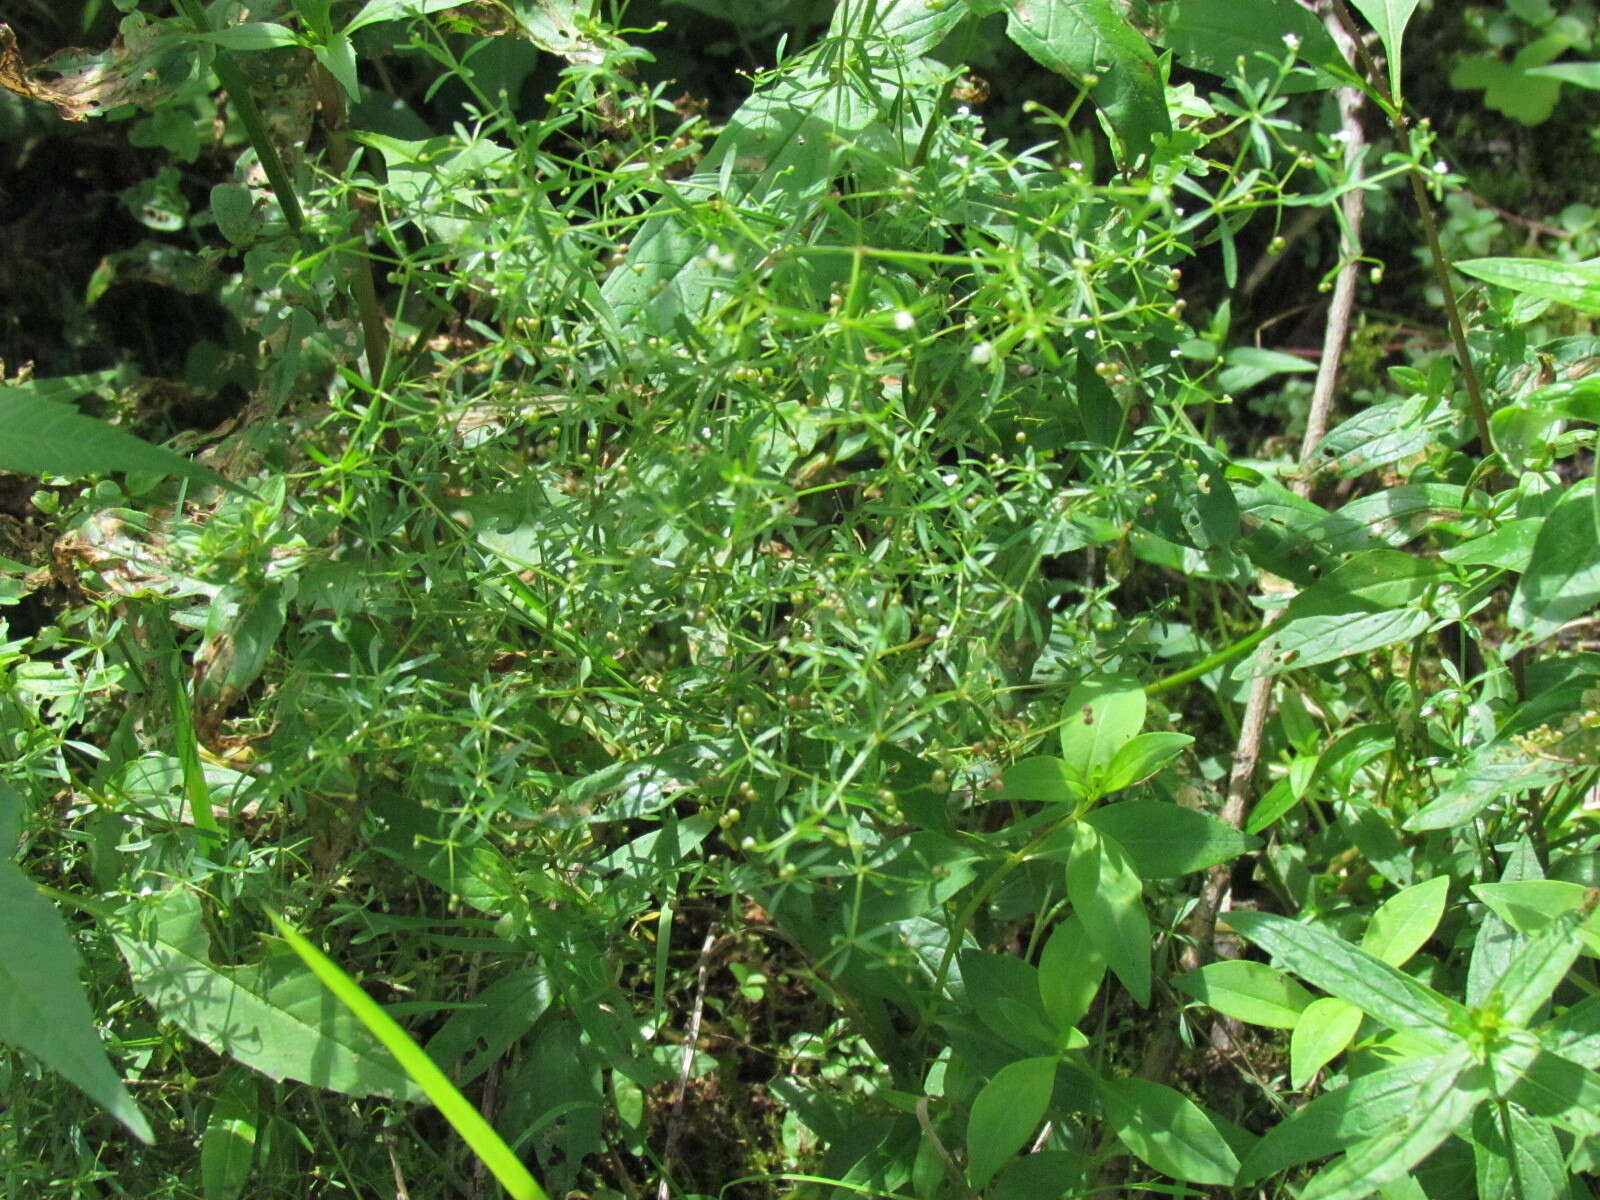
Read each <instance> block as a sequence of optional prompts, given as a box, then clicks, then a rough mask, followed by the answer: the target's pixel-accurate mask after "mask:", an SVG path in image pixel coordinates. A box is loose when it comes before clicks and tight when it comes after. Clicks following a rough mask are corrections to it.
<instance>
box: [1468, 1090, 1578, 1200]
mask: <svg viewBox="0 0 1600 1200" xmlns="http://www.w3.org/2000/svg"><path fill="white" fill-rule="evenodd" d="M1472 1150H1473V1158H1474V1159H1475V1160H1476V1163H1477V1168H1478V1195H1479V1196H1515V1197H1517V1200H1568V1198H1569V1197H1570V1196H1571V1192H1570V1191H1569V1189H1568V1187H1567V1167H1566V1161H1565V1156H1564V1155H1563V1154H1562V1153H1561V1146H1560V1144H1559V1143H1558V1142H1557V1141H1556V1135H1555V1131H1554V1130H1552V1129H1551V1128H1550V1123H1549V1122H1548V1121H1541V1120H1536V1119H1535V1118H1533V1117H1530V1116H1529V1115H1528V1114H1527V1113H1525V1112H1523V1111H1522V1109H1520V1108H1518V1107H1517V1106H1516V1105H1515V1104H1507V1105H1503V1106H1491V1105H1487V1104H1485V1105H1484V1106H1483V1107H1481V1108H1480V1109H1478V1112H1477V1115H1476V1117H1475V1118H1474V1119H1473V1122H1472Z"/></svg>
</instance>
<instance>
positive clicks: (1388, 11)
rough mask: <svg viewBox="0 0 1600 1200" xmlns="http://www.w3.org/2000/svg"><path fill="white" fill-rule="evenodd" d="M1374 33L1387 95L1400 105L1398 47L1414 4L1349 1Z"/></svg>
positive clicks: (1408, 1) (1397, 0)
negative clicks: (1385, 70)
mask: <svg viewBox="0 0 1600 1200" xmlns="http://www.w3.org/2000/svg"><path fill="white" fill-rule="evenodd" d="M1350 3H1351V4H1353V5H1355V6H1356V8H1358V9H1360V10H1361V15H1362V16H1364V17H1365V18H1366V19H1367V23H1368V24H1370V25H1371V26H1372V28H1373V29H1374V30H1376V31H1377V34H1378V38H1379V40H1381V41H1382V42H1383V52H1384V54H1385V55H1387V56H1388V59H1389V95H1390V97H1391V98H1392V99H1393V100H1394V102H1395V103H1396V104H1399V103H1400V45H1401V41H1402V39H1403V38H1404V36H1405V31H1406V24H1407V23H1408V22H1409V21H1410V20H1411V14H1412V13H1414V12H1416V11H1417V0H1350Z"/></svg>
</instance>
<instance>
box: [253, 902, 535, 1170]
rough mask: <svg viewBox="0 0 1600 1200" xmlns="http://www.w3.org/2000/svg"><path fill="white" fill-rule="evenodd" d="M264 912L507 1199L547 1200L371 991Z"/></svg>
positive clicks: (491, 1127)
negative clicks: (492, 1177) (429, 1101)
mask: <svg viewBox="0 0 1600 1200" xmlns="http://www.w3.org/2000/svg"><path fill="white" fill-rule="evenodd" d="M267 916H268V917H270V918H271V920H272V923H273V925H274V926H276V927H277V930H278V933H279V934H280V935H282V937H283V939H284V941H286V942H288V943H289V948H290V949H292V950H293V951H294V952H295V954H297V955H298V956H299V957H300V960H301V961H302V962H303V963H305V965H306V966H307V967H308V968H310V970H311V972H312V973H313V974H314V975H315V977H316V978H317V979H318V980H320V981H321V983H322V984H323V986H325V987H326V988H327V989H328V991H329V992H331V993H333V995H334V996H336V997H337V998H338V1000H339V1003H341V1004H343V1005H344V1006H345V1008H346V1009H347V1010H348V1011H349V1012H351V1013H353V1014H355V1016H356V1017H357V1018H358V1019H359V1020H360V1022H361V1024H362V1025H363V1026H364V1027H365V1028H366V1030H367V1031H368V1032H369V1033H370V1035H371V1036H372V1037H374V1038H376V1039H377V1040H378V1041H379V1042H381V1043H382V1044H383V1046H384V1048H385V1049H387V1050H388V1051H389V1053H390V1054H392V1055H393V1056H394V1058H395V1061H397V1062H398V1063H399V1064H400V1065H401V1066H402V1067H403V1068H404V1069H405V1073H406V1074H407V1075H408V1076H410V1077H411V1078H412V1079H413V1080H415V1081H416V1084H417V1087H418V1088H419V1089H420V1090H421V1091H422V1092H423V1094H424V1095H426V1096H427V1097H428V1099H429V1100H431V1101H433V1104H434V1106H435V1107H436V1108H437V1109H438V1110H439V1113H440V1115H441V1116H443V1117H444V1119H445V1120H447V1121H449V1122H450V1126H451V1128H452V1129H454V1130H455V1131H456V1133H458V1134H459V1135H460V1136H461V1140H462V1141H464V1142H466V1143H467V1145H468V1146H469V1147H471V1149H472V1152H473V1153H474V1154H476V1155H477V1156H478V1161H479V1162H481V1163H483V1165H484V1166H486V1167H488V1168H489V1171H490V1173H491V1174H493V1175H494V1177H495V1178H496V1179H498V1180H499V1181H500V1186H501V1187H503V1188H505V1190H506V1191H507V1192H508V1193H509V1194H510V1195H511V1198H512V1200H548V1197H547V1196H546V1195H545V1191H544V1189H543V1188H541V1187H540V1186H539V1184H538V1182H537V1181H536V1180H535V1179H534V1178H533V1176H532V1175H530V1174H529V1173H528V1169H527V1168H526V1167H524V1166H523V1165H522V1161H521V1160H520V1159H519V1158H518V1157H517V1156H516V1154H515V1153H514V1152H513V1151H512V1149H511V1147H510V1146H507V1145H506V1144H505V1141H504V1140H503V1139H502V1138H501V1137H500V1135H499V1134H498V1133H496V1132H495V1131H494V1126H492V1125H490V1124H489V1122H488V1121H485V1120H484V1119H483V1114H482V1113H480V1112H479V1111H478V1110H477V1109H476V1108H474V1107H472V1105H471V1103H469V1102H468V1100H467V1098H466V1097H465V1096H463V1095H462V1094H461V1092H460V1091H459V1090H458V1089H457V1088H456V1085H455V1084H453V1083H451V1082H450V1079H449V1077H448V1076H447V1075H446V1074H445V1073H444V1072H443V1071H441V1070H439V1068H438V1067H437V1066H436V1065H435V1064H434V1061H433V1059H431V1058H429V1057H428V1055H427V1053H426V1052H425V1051H424V1050H423V1049H422V1047H421V1046H419V1045H417V1043H416V1042H414V1041H413V1040H412V1039H411V1035H410V1034H408V1033H406V1031H405V1030H404V1029H402V1028H400V1026H399V1025H398V1024H397V1023H396V1022H395V1019H394V1018H393V1017H391V1016H390V1015H389V1014H388V1013H386V1012H384V1011H383V1009H382V1008H380V1007H379V1006H378V1004H377V1002H376V1001H374V1000H373V999H372V997H371V996H369V995H367V994H366V992H364V991H362V990H361V986H360V985H359V984H358V983H356V981H355V980H354V979H351V978H350V976H349V975H347V974H345V973H344V971H342V970H340V968H339V966H338V964H337V963H335V962H334V961H333V960H332V959H330V958H329V957H328V956H327V955H325V954H324V953H322V951H320V950H318V949H317V948H316V947H315V946H313V945H312V944H311V943H310V942H309V941H307V940H306V939H305V937H303V936H302V935H301V934H300V933H299V932H298V931H297V930H295V929H294V928H293V927H292V926H290V925H289V924H288V923H287V922H285V921H284V919H283V918H282V917H280V916H278V914H277V913H274V912H270V911H269V912H268V913H267Z"/></svg>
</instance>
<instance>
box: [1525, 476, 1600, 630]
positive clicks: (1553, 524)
mask: <svg viewBox="0 0 1600 1200" xmlns="http://www.w3.org/2000/svg"><path fill="white" fill-rule="evenodd" d="M1594 488H1595V484H1594V481H1593V480H1592V479H1589V480H1585V481H1583V482H1582V483H1579V484H1576V485H1574V486H1573V487H1571V488H1569V489H1568V490H1567V493H1566V495H1564V496H1562V497H1561V499H1560V500H1559V501H1558V502H1557V504H1556V506H1555V508H1554V509H1552V510H1551V512H1550V515H1549V516H1547V517H1546V518H1545V520H1544V525H1543V527H1542V528H1541V529H1540V530H1539V536H1538V537H1537V538H1536V539H1534V543H1533V557H1532V558H1531V559H1530V560H1529V562H1528V567H1527V570H1525V571H1524V572H1523V574H1522V578H1521V580H1520V581H1519V582H1518V583H1517V590H1516V594H1515V595H1514V596H1512V598H1511V608H1510V610H1509V611H1508V612H1507V613H1506V619H1507V620H1508V621H1509V622H1510V623H1511V625H1512V626H1513V627H1514V628H1517V629H1520V630H1522V631H1523V633H1524V634H1525V635H1526V637H1525V638H1524V639H1523V640H1524V641H1526V642H1538V641H1543V640H1544V639H1545V638H1547V637H1549V636H1550V635H1551V634H1553V633H1555V631H1556V630H1557V629H1559V628H1561V626H1563V625H1565V624H1566V623H1567V622H1568V621H1570V620H1572V619H1573V618H1574V617H1578V616H1581V615H1583V614H1584V613H1585V612H1587V611H1589V609H1591V608H1593V607H1594V605H1595V603H1596V602H1597V601H1600V537H1597V535H1596V530H1595V519H1594V494H1593V493H1594Z"/></svg>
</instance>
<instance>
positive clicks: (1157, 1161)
mask: <svg viewBox="0 0 1600 1200" xmlns="http://www.w3.org/2000/svg"><path fill="white" fill-rule="evenodd" d="M1099 1090H1100V1098H1101V1099H1102V1100H1103V1101H1104V1102H1105V1108H1106V1120H1107V1122H1109V1124H1110V1125H1111V1128H1112V1129H1114V1130H1115V1131H1116V1134H1117V1140H1118V1141H1120V1142H1121V1143H1122V1144H1123V1145H1124V1146H1126V1147H1127V1148H1128V1149H1129V1150H1130V1151H1131V1152H1132V1153H1133V1154H1134V1155H1135V1156H1137V1157H1138V1158H1139V1159H1140V1160H1141V1161H1143V1162H1145V1163H1147V1164H1149V1165H1150V1166H1152V1167H1154V1168H1155V1169H1156V1170H1158V1171H1160V1172H1162V1173H1163V1174H1166V1175H1171V1176H1172V1177H1173V1178H1174V1179H1181V1180H1183V1181H1185V1182H1186V1183H1208V1184H1213V1185H1215V1186H1218V1187H1225V1186H1227V1185H1228V1184H1231V1183H1232V1182H1233V1180H1234V1177H1235V1176H1236V1175H1237V1174H1238V1173H1239V1160H1238V1159H1237V1158H1235V1157H1234V1153H1233V1149H1232V1148H1231V1147H1230V1146H1229V1145H1228V1143H1227V1141H1226V1139H1224V1138H1223V1136H1222V1134H1221V1133H1219V1132H1218V1131H1217V1127H1216V1126H1215V1125H1214V1124H1212V1122H1211V1118H1210V1117H1208V1116H1206V1114H1205V1112H1204V1111H1202V1109H1201V1108H1200V1106H1199V1105H1198V1104H1196V1103H1195V1102H1194V1101H1193V1100H1190V1099H1189V1098H1188V1097H1187V1096H1185V1095H1183V1093H1181V1092H1178V1091H1175V1090H1174V1089H1172V1088H1170V1087H1167V1086H1166V1085H1164V1084H1160V1083H1153V1082H1151V1081H1150V1080H1148V1079H1105V1080H1101V1081H1100V1084H1099Z"/></svg>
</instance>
